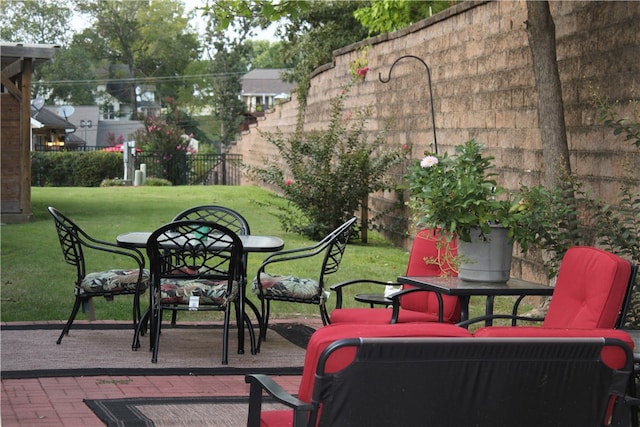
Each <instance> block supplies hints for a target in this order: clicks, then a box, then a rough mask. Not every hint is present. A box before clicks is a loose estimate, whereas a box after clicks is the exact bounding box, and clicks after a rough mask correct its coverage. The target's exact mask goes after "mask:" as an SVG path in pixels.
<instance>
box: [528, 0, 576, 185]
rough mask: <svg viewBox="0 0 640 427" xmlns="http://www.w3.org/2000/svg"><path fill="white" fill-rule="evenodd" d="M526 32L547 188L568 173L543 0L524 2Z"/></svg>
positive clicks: (552, 39)
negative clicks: (536, 95)
mask: <svg viewBox="0 0 640 427" xmlns="http://www.w3.org/2000/svg"><path fill="white" fill-rule="evenodd" d="M527 34H528V36H529V46H530V47H531V54H532V56H533V71H534V74H535V78H536V88H537V89H538V117H539V121H540V137H541V140H542V155H543V158H544V179H545V184H546V186H547V188H553V187H556V186H559V185H562V184H563V182H565V180H564V179H563V177H566V176H568V175H570V174H571V165H570V163H569V146H568V144H567V130H566V127H565V123H564V103H563V101H562V86H561V84H560V74H559V72H558V61H557V57H556V30H555V24H554V22H553V17H552V16H551V11H550V10H549V3H548V2H547V1H537V0H536V1H531V0H528V1H527Z"/></svg>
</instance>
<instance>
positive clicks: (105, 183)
mask: <svg viewBox="0 0 640 427" xmlns="http://www.w3.org/2000/svg"><path fill="white" fill-rule="evenodd" d="M127 185H131V184H130V183H128V182H127V181H125V180H124V179H120V178H113V179H103V180H102V182H101V183H100V187H125V186H127Z"/></svg>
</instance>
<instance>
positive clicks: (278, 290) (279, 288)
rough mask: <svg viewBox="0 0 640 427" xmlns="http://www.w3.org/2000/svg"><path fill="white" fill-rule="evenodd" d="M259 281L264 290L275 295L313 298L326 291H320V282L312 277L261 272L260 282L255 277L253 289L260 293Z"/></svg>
mask: <svg viewBox="0 0 640 427" xmlns="http://www.w3.org/2000/svg"><path fill="white" fill-rule="evenodd" d="M259 283H262V292H264V293H265V294H266V295H269V296H273V297H283V298H286V297H291V298H299V299H312V298H317V297H318V296H319V295H321V296H322V297H323V298H324V293H322V294H321V293H320V287H319V285H318V282H316V281H315V280H312V279H302V278H300V277H295V276H276V275H272V274H269V273H260V282H258V280H257V278H256V279H253V283H252V285H251V289H252V291H253V293H254V294H256V295H259V294H260V290H259V289H258V286H259Z"/></svg>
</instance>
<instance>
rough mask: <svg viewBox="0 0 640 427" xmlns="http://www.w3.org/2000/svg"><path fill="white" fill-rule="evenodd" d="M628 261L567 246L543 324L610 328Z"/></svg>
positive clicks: (624, 285)
mask: <svg viewBox="0 0 640 427" xmlns="http://www.w3.org/2000/svg"><path fill="white" fill-rule="evenodd" d="M630 274H631V265H630V264H629V262H627V261H625V260H624V259H622V258H620V257H619V256H617V255H614V254H612V253H609V252H606V251H603V250H600V249H597V248H593V247H586V246H574V247H572V248H570V249H569V250H568V251H567V253H566V254H565V256H564V257H563V258H562V263H561V264H560V271H559V273H558V280H557V282H556V287H555V290H554V292H553V297H552V298H551V304H550V305H549V310H548V311H547V315H546V316H545V320H544V324H543V326H544V327H545V328H547V327H548V328H579V329H593V328H613V327H614V326H615V324H616V320H617V318H618V315H619V312H620V309H621V308H622V302H623V300H624V296H625V293H626V290H627V285H628V281H629V276H630Z"/></svg>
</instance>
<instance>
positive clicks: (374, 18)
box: [353, 0, 451, 34]
mask: <svg viewBox="0 0 640 427" xmlns="http://www.w3.org/2000/svg"><path fill="white" fill-rule="evenodd" d="M449 6H451V1H449V0H429V1H403V0H373V1H371V4H370V5H365V6H362V7H359V8H358V9H357V10H356V11H355V12H353V16H354V17H355V18H356V19H357V20H358V21H360V23H361V24H362V25H364V26H365V27H367V28H368V29H369V33H370V34H381V33H389V32H391V31H397V30H400V29H402V28H405V27H408V26H409V25H411V24H413V23H414V22H417V21H419V20H421V19H425V18H428V17H429V16H431V15H432V14H434V13H438V12H440V11H442V10H445V9H447V8H448V7H449Z"/></svg>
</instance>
